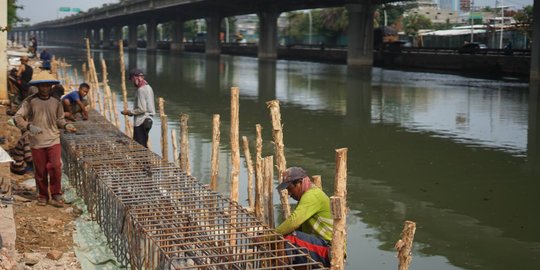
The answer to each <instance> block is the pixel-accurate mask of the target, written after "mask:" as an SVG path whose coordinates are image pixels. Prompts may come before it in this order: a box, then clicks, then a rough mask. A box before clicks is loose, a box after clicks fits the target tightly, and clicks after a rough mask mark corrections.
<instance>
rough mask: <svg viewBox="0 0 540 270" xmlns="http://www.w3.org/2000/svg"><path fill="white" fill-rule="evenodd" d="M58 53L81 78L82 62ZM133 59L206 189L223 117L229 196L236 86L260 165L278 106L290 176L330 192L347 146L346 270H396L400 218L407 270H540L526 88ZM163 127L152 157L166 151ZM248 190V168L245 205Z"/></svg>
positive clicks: (253, 62)
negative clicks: (182, 137) (275, 103)
mask: <svg viewBox="0 0 540 270" xmlns="http://www.w3.org/2000/svg"><path fill="white" fill-rule="evenodd" d="M51 50H52V52H53V53H54V54H56V55H57V56H62V57H67V58H68V61H69V62H71V63H72V64H74V65H75V66H76V67H79V73H80V64H81V63H82V61H83V60H84V57H85V55H84V52H83V51H73V50H67V49H65V48H64V49H61V48H52V49H51ZM94 57H95V58H96V59H99V58H100V57H104V58H105V59H106V60H107V63H108V67H109V74H110V80H111V83H112V85H113V88H114V89H113V90H114V91H115V92H116V93H120V92H119V89H120V88H119V86H118V85H119V81H120V78H119V68H118V55H117V54H116V53H113V52H110V51H98V52H96V53H94ZM126 61H127V62H128V63H127V65H128V66H129V67H134V66H138V67H140V68H142V69H143V70H145V71H146V73H147V79H148V81H149V83H150V84H151V85H152V87H153V88H154V91H155V94H156V97H158V96H159V97H163V98H164V99H165V100H166V112H167V114H168V116H169V121H170V122H169V128H176V129H178V122H179V121H178V115H179V114H180V113H182V112H184V113H187V114H189V116H190V122H189V125H190V144H191V146H190V147H191V148H190V150H191V162H192V164H191V168H192V171H193V175H195V176H196V177H197V178H198V179H200V180H201V181H203V182H209V179H210V177H209V176H210V153H211V139H212V138H211V134H212V131H211V129H212V126H211V123H212V115H213V114H216V113H218V114H220V115H221V120H222V128H221V132H222V138H221V141H222V148H221V157H220V183H219V189H220V190H221V191H222V192H224V193H227V192H228V187H229V184H228V175H229V172H228V169H229V168H230V165H229V155H228V153H229V150H228V148H229V146H228V145H229V143H228V141H229V138H228V131H229V119H230V112H229V106H230V99H229V92H230V91H229V89H230V87H231V86H238V87H240V123H241V124H240V132H241V136H247V137H248V138H249V139H250V140H251V142H252V145H253V139H254V137H255V124H257V123H260V124H261V125H263V139H264V140H265V153H264V155H271V154H272V146H271V144H270V143H269V141H270V139H271V131H270V119H269V113H268V110H267V109H266V106H265V102H266V101H268V100H272V99H279V100H280V102H281V114H282V121H283V124H284V139H285V145H286V155H287V164H288V165H289V166H292V165H296V166H302V167H304V168H305V169H306V170H307V171H308V173H309V174H311V175H314V174H320V175H322V177H323V185H324V190H325V191H326V192H327V193H328V194H331V193H332V192H333V179H334V169H335V153H334V149H336V148H341V147H348V148H349V152H348V162H349V163H348V169H349V175H348V202H349V206H350V214H349V215H348V224H349V229H348V255H349V257H348V265H347V269H396V268H397V261H396V258H395V252H394V250H393V245H394V243H395V242H396V241H397V240H398V238H399V235H400V232H401V229H402V223H403V221H404V220H413V221H415V222H417V231H416V237H415V244H414V252H413V256H414V258H413V262H412V265H411V268H410V269H415V270H420V269H425V270H433V269H501V270H502V269H505V270H506V269H539V267H540V230H539V228H540V216H539V215H538V213H537V212H536V210H534V209H536V205H540V196H538V192H539V191H540V182H539V180H540V161H539V160H540V138H539V128H540V111H539V109H538V105H539V98H538V94H530V93H529V85H528V84H526V83H520V82H516V81H511V80H507V81H493V80H484V79H475V78H467V77H461V76H455V75H441V74H433V73H414V72H402V71H392V70H381V69H378V68H375V69H373V71H372V72H366V71H362V70H351V69H348V68H347V67H346V66H341V65H328V64H317V63H307V62H294V61H276V62H263V61H258V60H257V59H255V58H246V57H231V56H221V58H220V59H215V58H207V57H205V55H201V54H184V55H181V56H180V55H176V54H172V53H170V52H163V53H161V52H158V53H156V54H146V52H145V51H139V52H138V53H136V54H134V53H130V54H126ZM535 91H536V93H537V92H538V91H539V90H538V89H536V90H535ZM132 98H133V88H130V100H132ZM118 100H121V99H120V98H119V99H118ZM156 122H157V123H156V125H155V126H154V128H153V129H152V132H151V136H152V146H153V149H154V151H156V152H160V150H159V147H160V141H159V136H160V134H159V133H160V128H159V119H158V120H157V121H156ZM252 153H254V149H252ZM246 179H247V178H246V170H245V168H243V167H242V174H241V178H240V180H241V181H242V184H241V191H242V192H241V194H240V199H241V201H245V199H246V198H247V195H246V191H245V189H246V187H245V186H246V181H247V180H246ZM275 202H276V205H278V203H279V202H278V200H277V198H275Z"/></svg>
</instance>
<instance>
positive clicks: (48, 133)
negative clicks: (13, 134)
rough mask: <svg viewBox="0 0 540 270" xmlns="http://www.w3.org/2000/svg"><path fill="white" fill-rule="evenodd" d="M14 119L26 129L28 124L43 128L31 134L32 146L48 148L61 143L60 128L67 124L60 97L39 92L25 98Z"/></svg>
mask: <svg viewBox="0 0 540 270" xmlns="http://www.w3.org/2000/svg"><path fill="white" fill-rule="evenodd" d="M13 119H14V121H15V123H16V124H17V126H18V127H19V128H21V129H26V128H27V126H28V124H32V125H34V126H37V127H39V128H41V133H40V134H36V135H31V136H30V147H31V148H33V149H39V148H46V147H50V146H53V145H55V144H59V143H60V130H59V129H61V128H64V126H65V125H66V124H67V122H66V120H65V119H64V108H63V107H62V103H60V99H58V98H56V97H53V96H49V97H48V98H46V99H45V98H43V97H40V96H39V95H38V94H35V95H33V96H30V97H28V98H27V99H25V100H24V101H23V102H22V104H21V107H20V108H19V110H18V111H17V113H15V116H13Z"/></svg>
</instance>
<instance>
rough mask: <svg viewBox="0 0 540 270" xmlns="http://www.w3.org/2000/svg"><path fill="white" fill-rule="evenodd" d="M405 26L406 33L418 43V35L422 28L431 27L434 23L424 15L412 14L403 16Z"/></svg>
mask: <svg viewBox="0 0 540 270" xmlns="http://www.w3.org/2000/svg"><path fill="white" fill-rule="evenodd" d="M403 26H404V28H405V29H404V30H405V34H406V35H408V36H410V37H412V38H413V42H414V43H416V37H417V36H418V31H419V30H420V29H430V28H431V26H432V24H431V20H430V19H429V18H427V17H426V16H424V15H417V14H411V15H409V16H407V17H405V18H403Z"/></svg>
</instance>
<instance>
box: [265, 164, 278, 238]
mask: <svg viewBox="0 0 540 270" xmlns="http://www.w3.org/2000/svg"><path fill="white" fill-rule="evenodd" d="M263 175H264V180H263V181H264V186H265V189H266V190H265V193H266V194H265V196H264V197H265V202H266V213H267V215H268V216H267V224H268V226H269V227H270V228H274V227H275V224H274V202H273V201H274V200H273V198H274V192H273V190H274V156H268V157H265V158H264V159H263Z"/></svg>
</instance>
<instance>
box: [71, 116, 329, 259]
mask: <svg viewBox="0 0 540 270" xmlns="http://www.w3.org/2000/svg"><path fill="white" fill-rule="evenodd" d="M74 124H75V126H76V127H77V132H76V133H74V134H68V133H65V134H63V135H62V152H63V153H62V156H63V158H64V168H65V170H66V173H67V174H68V176H69V179H70V181H71V184H72V185H73V186H74V187H76V189H77V193H78V194H79V195H80V196H81V197H82V198H83V199H84V201H85V202H86V205H87V207H88V210H89V212H90V214H91V215H92V218H93V219H94V220H96V221H97V222H98V223H99V224H100V226H101V228H102V230H103V232H104V234H105V235H106V237H107V239H108V243H109V246H110V247H111V249H112V250H113V252H114V254H115V255H116V257H117V258H118V260H119V261H120V262H121V263H122V264H124V265H126V266H128V267H129V268H131V269H295V268H296V267H303V268H302V269H316V268H322V266H321V265H320V264H319V263H317V262H315V261H314V260H313V259H312V258H311V257H309V255H307V254H306V252H305V251H303V250H301V249H298V248H297V247H295V246H293V245H291V244H290V243H289V242H288V241H286V240H284V239H283V237H282V236H281V235H279V234H277V233H276V232H275V231H274V230H273V229H271V228H269V227H268V226H266V225H265V224H263V223H262V222H261V221H259V220H258V219H257V218H256V217H255V215H254V214H252V213H250V212H248V211H247V210H246V209H245V208H243V207H242V206H241V205H238V204H237V203H235V202H232V201H231V200H229V199H228V198H224V197H223V196H222V195H220V194H219V193H216V192H214V191H212V190H210V189H209V188H208V187H207V186H206V185H203V184H202V183H200V182H199V181H198V180H197V179H196V178H194V177H193V176H189V175H187V174H186V173H184V172H183V171H181V170H180V169H179V168H178V167H177V166H175V165H174V164H171V163H167V162H165V161H163V160H162V158H161V157H160V156H158V155H156V154H154V153H153V152H151V151H149V150H148V149H146V148H144V147H142V146H141V145H139V144H138V143H136V142H134V141H133V140H131V139H130V138H128V137H127V136H125V135H124V134H123V133H121V132H120V131H119V130H118V129H117V128H116V127H114V126H113V125H112V124H110V123H109V122H108V121H107V120H106V119H105V118H104V117H103V116H101V115H100V114H98V113H97V112H95V111H91V112H90V119H89V120H88V121H79V122H75V123H74ZM293 260H294V261H295V264H293ZM298 261H302V262H303V263H300V264H298Z"/></svg>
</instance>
